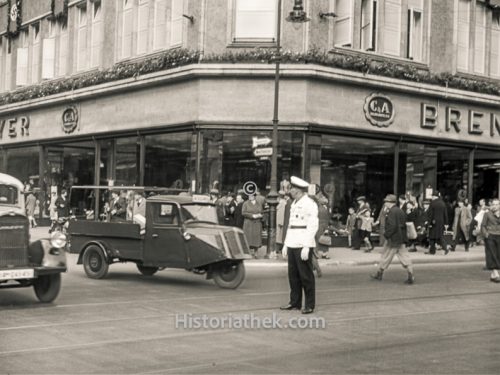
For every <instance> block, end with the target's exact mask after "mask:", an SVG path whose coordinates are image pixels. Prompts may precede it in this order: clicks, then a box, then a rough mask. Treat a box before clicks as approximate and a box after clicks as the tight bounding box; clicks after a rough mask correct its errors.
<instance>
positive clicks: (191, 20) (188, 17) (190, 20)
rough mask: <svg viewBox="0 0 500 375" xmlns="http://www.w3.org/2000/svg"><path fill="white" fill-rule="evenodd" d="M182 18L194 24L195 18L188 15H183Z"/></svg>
mask: <svg viewBox="0 0 500 375" xmlns="http://www.w3.org/2000/svg"><path fill="white" fill-rule="evenodd" d="M182 17H185V18H187V19H188V20H189V22H191V23H194V16H188V15H187V14H183V15H182Z"/></svg>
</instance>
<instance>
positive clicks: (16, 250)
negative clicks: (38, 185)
mask: <svg viewBox="0 0 500 375" xmlns="http://www.w3.org/2000/svg"><path fill="white" fill-rule="evenodd" d="M23 188H24V186H23V184H22V183H21V181H19V180H18V179H16V178H14V177H12V176H9V175H7V174H3V173H0V288H19V287H29V286H33V288H34V290H35V294H36V296H37V297H38V299H39V300H40V301H41V302H52V301H53V300H54V299H56V297H57V295H58V294H59V291H60V289H61V273H62V272H66V253H65V250H66V249H65V248H66V236H65V235H64V234H63V233H61V232H54V233H52V235H51V237H50V238H49V239H41V240H38V241H34V242H32V243H30V242H29V238H30V234H29V223H28V218H27V217H26V213H25V207H24V195H23Z"/></svg>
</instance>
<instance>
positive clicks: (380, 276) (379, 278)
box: [370, 269, 384, 281]
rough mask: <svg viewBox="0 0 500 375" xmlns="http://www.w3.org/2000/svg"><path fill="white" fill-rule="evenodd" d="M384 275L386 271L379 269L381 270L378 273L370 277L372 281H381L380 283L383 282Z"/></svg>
mask: <svg viewBox="0 0 500 375" xmlns="http://www.w3.org/2000/svg"><path fill="white" fill-rule="evenodd" d="M383 273H384V270H383V269H379V270H378V271H377V273H372V274H371V275H370V277H371V278H372V279H374V280H379V281H382V275H383Z"/></svg>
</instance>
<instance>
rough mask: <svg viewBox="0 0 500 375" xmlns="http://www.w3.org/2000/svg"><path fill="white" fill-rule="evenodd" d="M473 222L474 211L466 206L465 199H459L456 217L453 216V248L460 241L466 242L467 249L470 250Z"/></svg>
mask: <svg viewBox="0 0 500 375" xmlns="http://www.w3.org/2000/svg"><path fill="white" fill-rule="evenodd" d="M471 222H472V213H471V212H470V210H469V209H468V208H467V207H466V206H465V203H464V201H463V200H459V201H458V203H457V207H456V208H455V217H454V218H453V250H454V249H455V246H456V245H457V243H459V242H464V243H465V251H469V240H470V238H469V234H470V224H471Z"/></svg>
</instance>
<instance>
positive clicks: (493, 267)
mask: <svg viewBox="0 0 500 375" xmlns="http://www.w3.org/2000/svg"><path fill="white" fill-rule="evenodd" d="M481 232H482V235H483V237H484V244H485V251H487V252H489V254H490V256H488V257H486V260H487V262H488V263H487V264H486V268H487V269H488V270H490V271H491V275H490V280H491V281H492V282H495V283H500V274H499V273H498V271H499V270H500V200H499V199H497V198H495V199H493V200H492V201H491V205H490V210H489V211H488V212H486V213H485V214H484V217H483V221H482V223H481Z"/></svg>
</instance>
